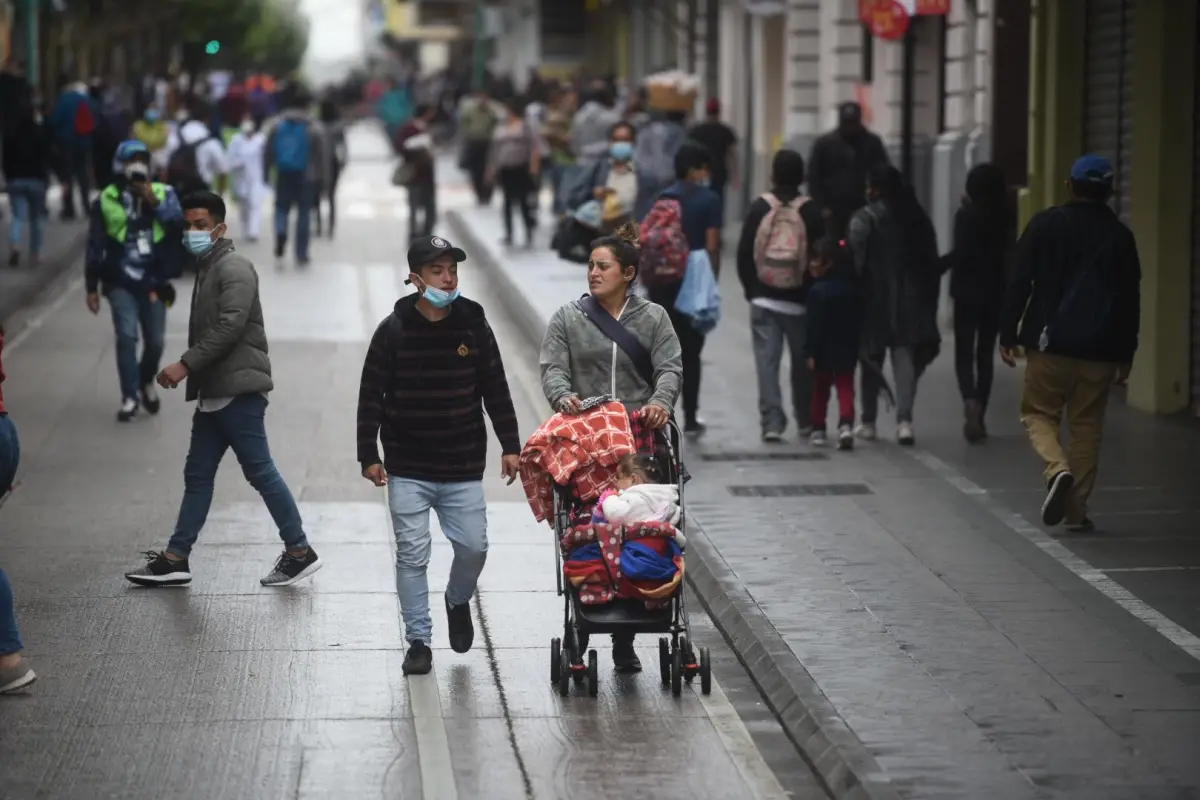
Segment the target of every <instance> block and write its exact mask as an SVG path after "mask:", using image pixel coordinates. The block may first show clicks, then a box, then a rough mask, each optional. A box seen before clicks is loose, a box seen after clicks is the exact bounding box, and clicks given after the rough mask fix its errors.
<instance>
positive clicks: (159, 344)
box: [85, 139, 185, 422]
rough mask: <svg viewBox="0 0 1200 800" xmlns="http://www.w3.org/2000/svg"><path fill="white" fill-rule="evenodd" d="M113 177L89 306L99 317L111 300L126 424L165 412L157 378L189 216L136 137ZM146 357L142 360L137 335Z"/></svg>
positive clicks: (92, 235)
mask: <svg viewBox="0 0 1200 800" xmlns="http://www.w3.org/2000/svg"><path fill="white" fill-rule="evenodd" d="M113 166H114V174H115V176H116V177H115V179H114V181H113V182H112V184H110V185H109V186H106V187H105V188H104V190H103V191H101V192H100V196H99V197H98V198H97V199H96V201H95V202H94V203H92V209H91V220H90V223H89V229H88V245H87V256H86V262H85V264H86V280H87V307H88V310H89V311H91V312H92V313H93V314H98V313H100V297H101V295H103V296H104V297H106V298H108V304H109V306H110V307H111V309H112V321H113V328H114V329H115V331H116V335H117V374H118V376H119V378H120V383H121V407H120V409H119V410H118V412H117V419H118V420H119V421H120V422H129V421H130V420H132V419H133V418H134V417H136V416H137V414H138V410H139V409H140V408H145V409H146V411H148V412H150V413H151V414H157V413H158V409H159V400H158V394H157V392H156V391H155V388H154V379H155V377H156V376H157V375H158V369H159V361H160V360H161V358H162V352H163V332H164V329H165V327H166V320H167V307H168V306H169V305H170V304H171V303H172V302H173V301H174V299H175V291H174V289H173V287H172V286H171V283H170V281H171V279H172V278H175V277H178V275H179V274H180V272H181V270H182V268H183V260H184V257H185V255H184V249H183V211H182V210H181V209H180V205H179V198H178V197H176V195H175V190H174V189H172V188H171V187H169V186H167V185H166V184H162V183H159V182H157V181H152V180H150V150H149V148H147V147H146V145H145V144H143V143H142V142H140V141H137V140H136V139H130V140H128V141H124V142H121V144H120V145H119V146H118V147H117V153H116V158H115V163H114V165H113ZM139 329H140V330H141V335H142V339H143V342H142V357H141V359H140V360H139V359H138V356H137V345H138V330H139Z"/></svg>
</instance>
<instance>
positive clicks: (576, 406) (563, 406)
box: [558, 395, 583, 414]
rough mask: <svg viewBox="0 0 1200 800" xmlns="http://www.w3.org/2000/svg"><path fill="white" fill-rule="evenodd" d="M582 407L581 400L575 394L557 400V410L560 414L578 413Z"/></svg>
mask: <svg viewBox="0 0 1200 800" xmlns="http://www.w3.org/2000/svg"><path fill="white" fill-rule="evenodd" d="M582 408H583V402H582V401H581V400H580V399H579V397H578V396H577V395H571V396H569V397H564V398H563V399H562V400H559V401H558V410H559V412H560V413H562V414H578V413H579V411H580V409H582Z"/></svg>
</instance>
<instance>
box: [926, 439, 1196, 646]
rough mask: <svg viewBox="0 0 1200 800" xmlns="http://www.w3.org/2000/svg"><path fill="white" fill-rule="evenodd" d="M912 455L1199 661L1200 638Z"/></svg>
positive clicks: (964, 482) (957, 476)
mask: <svg viewBox="0 0 1200 800" xmlns="http://www.w3.org/2000/svg"><path fill="white" fill-rule="evenodd" d="M909 455H911V456H912V457H913V458H915V459H916V460H917V461H920V462H921V463H922V464H924V465H925V466H927V467H929V468H930V469H931V470H933V471H934V473H936V474H937V475H938V477H940V478H941V479H942V480H944V481H946V482H947V483H949V484H950V485H951V486H953V487H954V488H956V489H958V490H959V491H960V492H962V493H963V494H966V495H969V496H971V497H973V498H975V500H976V501H977V502H978V503H979V504H980V505H982V506H983V507H984V508H985V509H987V510H988V511H989V512H991V514H992V515H993V516H994V517H996V518H997V519H999V520H1000V521H1001V522H1003V523H1004V524H1005V525H1007V526H1008V527H1009V528H1010V529H1012V530H1013V531H1015V532H1016V533H1018V534H1020V535H1021V536H1024V537H1025V538H1026V539H1028V540H1029V541H1030V542H1033V543H1034V544H1035V545H1037V546H1038V547H1040V548H1041V550H1042V552H1044V553H1045V554H1046V555H1048V556H1050V557H1051V558H1054V559H1056V560H1057V561H1058V562H1059V563H1060V564H1062V565H1063V566H1064V567H1066V568H1067V569H1069V570H1071V572H1074V573H1075V574H1076V575H1078V576H1079V577H1080V578H1083V579H1084V580H1085V581H1087V582H1088V583H1090V584H1091V585H1092V586H1094V587H1095V588H1096V589H1098V590H1099V591H1100V592H1101V593H1102V594H1104V596H1105V597H1107V598H1108V599H1109V600H1112V601H1113V602H1114V603H1116V604H1117V605H1119V606H1121V608H1123V609H1125V610H1126V611H1128V612H1129V613H1130V614H1132V615H1133V616H1135V617H1137V618H1138V619H1140V620H1141V621H1142V622H1144V623H1146V624H1147V625H1149V626H1150V627H1151V628H1153V629H1154V630H1156V631H1158V632H1159V633H1160V634H1162V635H1163V636H1165V637H1167V639H1169V640H1170V641H1171V643H1172V644H1174V645H1175V646H1176V647H1178V648H1179V649H1181V650H1183V651H1184V652H1185V653H1187V654H1188V655H1190V656H1191V657H1192V658H1194V659H1196V660H1197V661H1200V637H1198V636H1196V635H1195V634H1193V633H1192V632H1191V631H1189V630H1187V629H1186V628H1184V627H1183V626H1181V625H1178V624H1177V623H1175V622H1172V621H1171V620H1169V619H1167V617H1166V616H1164V615H1163V614H1161V613H1159V612H1158V611H1156V610H1155V609H1153V608H1151V607H1150V606H1149V605H1147V604H1146V603H1145V602H1143V601H1142V600H1141V599H1139V598H1137V597H1135V596H1134V595H1133V594H1132V593H1131V592H1130V591H1129V590H1128V589H1126V588H1125V587H1124V586H1122V585H1121V584H1119V583H1117V582H1116V581H1115V580H1113V579H1112V578H1110V577H1108V575H1107V574H1106V572H1105V570H1100V569H1096V568H1095V567H1093V566H1092V565H1091V564H1089V563H1088V562H1087V561H1086V560H1085V559H1083V558H1080V557H1079V556H1077V555H1075V553H1072V552H1071V551H1070V550H1069V549H1068V548H1067V547H1066V546H1064V545H1063V544H1061V543H1060V542H1058V541H1055V540H1054V539H1053V538H1052V537H1050V536H1047V535H1046V534H1045V533H1044V532H1043V531H1041V530H1039V529H1038V528H1035V527H1034V526H1033V525H1030V524H1029V523H1028V522H1026V521H1025V518H1024V517H1022V516H1021V515H1020V514H1017V513H1014V512H1012V511H1010V510H1008V509H1007V508H1005V507H1004V506H1003V505H1002V504H1000V503H999V502H997V501H996V500H995V499H994V498H992V496H991V495H990V494H989V493H988V491H987V490H986V489H984V488H983V487H981V486H979V485H978V484H976V483H974V482H972V481H971V480H969V479H968V478H967V477H966V476H964V475H963V474H961V473H960V472H959V471H958V470H956V469H954V467H952V466H950V465H949V464H947V463H946V462H945V461H942V460H941V459H940V458H938V457H937V456H935V455H933V454H932V453H927V452H925V451H921V450H918V451H910V452H909Z"/></svg>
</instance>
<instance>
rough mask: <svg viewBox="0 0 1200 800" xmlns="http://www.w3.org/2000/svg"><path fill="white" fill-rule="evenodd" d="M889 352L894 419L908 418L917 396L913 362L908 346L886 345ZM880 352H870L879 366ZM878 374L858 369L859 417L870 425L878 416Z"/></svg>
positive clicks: (915, 372) (915, 371)
mask: <svg viewBox="0 0 1200 800" xmlns="http://www.w3.org/2000/svg"><path fill="white" fill-rule="evenodd" d="M888 350H889V351H890V352H891V354H892V377H893V379H894V380H895V383H896V387H895V389H896V421H897V422H912V418H913V403H914V402H916V399H917V378H918V377H920V376H918V375H917V365H916V362H915V361H914V360H913V349H912V348H911V347H889V348H888ZM884 355H885V354H884V353H871V354H870V359H871V361H872V362H873V363H875V364H878V365H879V366H880V367H882V366H883V359H884ZM879 390H880V383H879V377H878V376H877V375H876V374H875V373H874V372H872V371H871V370H869V369H863V370H862V421H863V424H864V425H874V424H875V420H876V419H877V418H878V416H879Z"/></svg>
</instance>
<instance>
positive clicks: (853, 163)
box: [808, 130, 889, 225]
mask: <svg viewBox="0 0 1200 800" xmlns="http://www.w3.org/2000/svg"><path fill="white" fill-rule="evenodd" d="M887 163H889V161H888V155H887V149H886V148H884V146H883V140H882V139H880V138H879V137H878V136H876V135H875V134H873V133H871V132H870V131H867V130H864V131H863V132H862V133H860V134H859V135H858V136H857V137H854V138H847V137H846V136H845V135H843V134H842V133H840V132H839V131H836V130H835V131H830V132H829V133H827V134H825V135H823V136H822V137H820V138H819V139H817V141H816V142H815V143H814V144H813V148H812V153H811V154H810V155H809V158H808V193H809V194H811V195H812V196H813V199H815V200H816V201H817V202H818V203H820V204H821V205H822V206H823V207H825V208H828V209H830V210H831V211H833V213H834V216H835V217H836V218H837V219H838V220H840V222H841V224H843V225H844V224H846V221H847V220H849V219H850V215H851V214H853V213H854V212H855V211H857V210H858V209H860V208H862V207H863V206H864V205H866V203H867V199H866V191H867V173H868V172H870V171H871V168H872V167H875V166H876V165H878V164H887Z"/></svg>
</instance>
